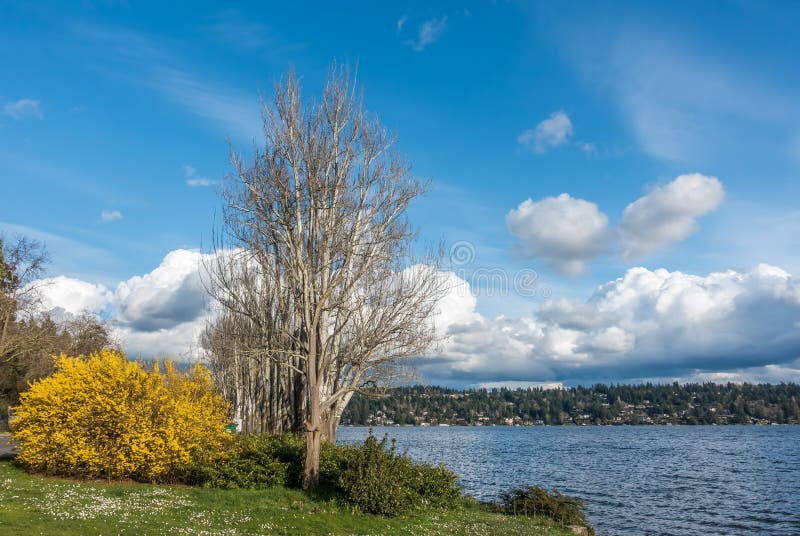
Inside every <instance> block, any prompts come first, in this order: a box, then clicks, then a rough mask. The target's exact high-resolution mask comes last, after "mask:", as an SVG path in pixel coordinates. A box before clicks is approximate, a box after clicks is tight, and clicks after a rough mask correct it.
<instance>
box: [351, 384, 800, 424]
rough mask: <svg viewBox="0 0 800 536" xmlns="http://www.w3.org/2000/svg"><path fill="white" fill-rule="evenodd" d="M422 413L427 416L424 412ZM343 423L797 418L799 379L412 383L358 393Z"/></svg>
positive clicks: (733, 421)
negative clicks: (469, 385)
mask: <svg viewBox="0 0 800 536" xmlns="http://www.w3.org/2000/svg"><path fill="white" fill-rule="evenodd" d="M423 416H424V417H423ZM342 422H344V423H349V424H355V425H383V424H395V423H396V424H421V423H423V422H426V423H429V424H433V425H435V424H439V423H446V424H450V425H474V424H484V425H490V424H498V425H502V424H507V423H513V424H522V425H524V424H553V425H557V424H666V423H671V424H752V423H761V424H764V423H766V422H775V423H779V424H792V423H794V424H800V385H798V384H796V383H781V384H759V385H755V384H748V383H745V384H733V383H728V384H724V385H723V384H715V383H703V384H698V383H689V384H683V385H681V384H678V383H673V384H668V385H654V384H650V383H647V384H641V385H603V384H597V385H594V386H591V387H569V388H564V389H540V388H536V389H468V390H465V391H459V390H456V389H447V388H443V387H433V386H423V385H415V386H410V387H401V388H397V389H392V390H390V391H389V392H388V395H387V396H385V397H380V398H376V397H368V396H364V395H360V394H357V395H355V396H354V397H353V398H352V400H351V401H350V403H349V404H348V405H347V409H346V410H345V413H344V415H343V416H342Z"/></svg>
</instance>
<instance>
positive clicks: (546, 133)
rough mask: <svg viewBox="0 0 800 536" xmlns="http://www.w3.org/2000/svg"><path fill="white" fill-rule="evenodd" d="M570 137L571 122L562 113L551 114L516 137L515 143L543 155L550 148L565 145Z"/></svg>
mask: <svg viewBox="0 0 800 536" xmlns="http://www.w3.org/2000/svg"><path fill="white" fill-rule="evenodd" d="M571 136H572V121H570V119H569V116H568V115H567V114H565V113H564V112H562V111H557V112H553V113H552V114H550V117H549V118H548V119H545V120H544V121H542V122H541V123H539V124H538V125H536V128H531V129H528V130H526V131H525V132H523V133H522V134H520V135H519V136H518V137H517V143H519V144H521V145H522V146H523V147H525V148H526V149H528V150H529V151H533V152H534V153H543V152H545V151H546V150H547V149H549V148H552V147H558V146H559V145H564V144H565V143H567V141H568V140H569V138H570V137H571Z"/></svg>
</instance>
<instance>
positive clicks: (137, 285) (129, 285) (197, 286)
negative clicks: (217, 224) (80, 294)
mask: <svg viewBox="0 0 800 536" xmlns="http://www.w3.org/2000/svg"><path fill="white" fill-rule="evenodd" d="M203 258H204V254H202V253H199V252H197V251H191V250H185V249H177V250H175V251H171V252H170V253H168V254H167V256H166V257H164V260H162V261H161V264H160V265H159V266H158V267H157V268H156V269H155V270H153V271H152V272H150V273H148V274H145V275H143V276H134V277H131V278H130V279H128V280H127V281H123V282H122V283H120V284H119V285H118V286H117V290H116V293H115V300H114V303H115V308H116V311H117V320H118V321H119V322H120V323H123V324H125V325H128V326H131V327H133V328H135V329H137V330H140V331H156V330H159V329H164V328H172V327H175V326H176V325H179V324H181V323H184V322H189V321H192V320H195V319H197V318H198V317H199V316H200V315H202V313H203V311H204V309H205V304H206V292H205V288H204V287H203V283H202V281H201V278H200V268H201V261H202V259H203Z"/></svg>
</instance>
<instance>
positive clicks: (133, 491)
mask: <svg viewBox="0 0 800 536" xmlns="http://www.w3.org/2000/svg"><path fill="white" fill-rule="evenodd" d="M167 532H170V533H172V534H215V535H216V534H370V535H383V534H385V535H387V536H388V535H395V534H408V535H418V534H422V535H425V534H429V535H434V534H453V535H455V534H459V535H462V534H464V535H468V534H472V535H481V534H486V535H490V534H504V535H516V534H520V535H521V534H552V535H563V534H571V533H570V532H569V531H566V530H564V529H560V528H556V527H550V526H548V525H547V521H545V520H540V519H525V518H519V517H510V516H505V515H502V514H497V513H495V512H492V511H491V510H490V509H489V508H488V507H485V506H481V505H478V504H474V503H467V502H465V504H464V505H463V506H461V507H458V508H455V509H451V510H448V511H446V512H443V511H431V510H427V511H423V512H418V513H415V514H412V515H408V516H402V517H398V518H384V517H379V516H373V515H368V514H360V513H356V512H353V511H352V509H351V508H349V507H348V506H346V505H343V504H341V503H339V502H338V501H336V500H334V499H330V498H324V497H312V496H309V495H308V494H305V493H303V492H301V491H298V490H290V489H286V488H274V489H269V490H259V491H249V490H217V489H197V488H187V487H182V486H152V485H147V484H133V483H131V484H103V483H83V482H72V481H68V480H62V479H57V478H42V477H37V476H32V475H29V474H27V473H25V472H24V471H22V470H21V469H19V468H18V467H16V466H14V465H13V464H12V463H11V462H0V534H3V535H4V536H6V535H12V534H24V535H31V534H64V535H71V534H75V535H91V534H137V535H138V534H165V533H167Z"/></svg>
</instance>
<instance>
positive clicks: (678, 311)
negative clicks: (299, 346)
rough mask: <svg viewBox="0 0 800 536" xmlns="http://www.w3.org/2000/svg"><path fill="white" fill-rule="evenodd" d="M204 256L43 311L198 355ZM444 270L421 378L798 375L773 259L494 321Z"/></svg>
mask: <svg viewBox="0 0 800 536" xmlns="http://www.w3.org/2000/svg"><path fill="white" fill-rule="evenodd" d="M206 260H208V254H204V253H201V252H199V251H193V250H175V251H172V252H170V253H169V254H167V256H166V257H165V258H164V259H163V261H162V262H161V264H160V265H159V266H158V267H157V268H155V269H154V270H153V271H151V272H149V273H147V274H143V275H141V276H135V277H132V278H130V279H128V280H126V281H122V282H120V283H119V284H118V285H117V287H116V289H113V290H111V289H108V288H106V287H105V286H104V285H100V284H93V283H91V282H87V281H81V280H78V279H74V278H68V277H63V276H58V277H54V278H50V279H46V280H43V281H42V282H43V283H44V286H43V287H42V292H43V298H44V299H43V304H44V308H45V309H49V310H51V311H53V312H55V313H58V314H61V315H64V314H79V313H81V312H85V311H88V312H91V313H95V314H99V315H103V316H105V317H106V318H107V319H108V320H109V322H110V325H111V326H112V329H113V332H114V334H115V335H116V336H117V337H118V338H119V339H120V341H121V342H122V344H123V346H124V348H125V349H126V350H127V351H128V352H129V354H130V355H132V356H144V357H152V356H157V355H171V356H175V357H177V358H180V359H187V360H192V359H196V358H197V357H198V352H197V337H198V335H199V334H200V332H201V331H202V329H203V327H204V326H205V322H206V319H207V318H208V317H209V315H210V314H212V313H211V312H210V308H209V307H208V300H207V297H206V291H205V289H204V287H203V284H202V269H203V268H202V266H203V262H204V261H206ZM442 277H445V278H447V280H448V289H449V291H448V293H447V295H446V296H445V297H444V298H443V299H442V301H441V302H440V305H439V310H438V314H437V317H436V319H435V322H436V325H437V328H438V330H439V331H440V333H441V334H442V335H443V336H444V339H443V341H442V343H441V344H440V345H439V347H438V348H437V349H436V350H435V351H433V352H431V353H430V355H427V356H424V357H421V358H420V359H419V360H418V363H417V365H418V367H419V371H420V374H421V377H422V379H423V381H425V382H428V383H439V384H448V385H459V386H464V385H479V384H492V385H501V384H510V385H515V384H524V383H526V382H531V383H532V382H560V383H569V384H576V383H591V382H595V381H609V380H613V381H638V380H643V379H649V380H655V381H672V380H676V379H681V380H709V381H710V380H716V381H743V380H754V381H792V380H793V381H800V359H798V357H800V356H799V355H798V348H800V282H798V280H797V279H795V278H794V277H793V276H792V275H791V274H789V273H788V272H786V271H784V270H782V269H780V268H778V267H775V266H769V265H765V264H762V265H758V266H756V267H754V268H753V269H751V270H748V271H735V270H728V271H725V272H716V273H710V274H707V275H705V276H698V275H691V274H686V273H683V272H679V271H673V272H670V271H668V270H665V269H657V270H649V269H647V268H643V267H633V268H630V269H628V270H627V271H626V272H625V274H624V275H623V276H621V277H619V278H617V279H615V280H613V281H609V282H607V283H604V284H602V285H600V286H598V287H597V288H596V289H595V291H594V292H593V293H592V295H591V296H589V297H588V299H586V300H584V301H580V300H570V299H565V298H560V299H559V298H554V299H552V300H549V301H547V302H545V303H544V304H543V305H541V306H540V307H539V308H538V309H537V310H536V311H535V312H534V313H533V314H532V315H530V316H521V317H508V316H498V317H495V318H489V317H487V316H484V315H482V314H480V313H479V312H478V311H477V307H476V305H477V298H476V295H475V293H474V290H473V289H472V288H471V287H470V283H469V282H468V281H466V280H465V279H463V278H461V277H459V276H458V275H456V274H455V273H454V272H443V273H442ZM487 382H488V383H487Z"/></svg>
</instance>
